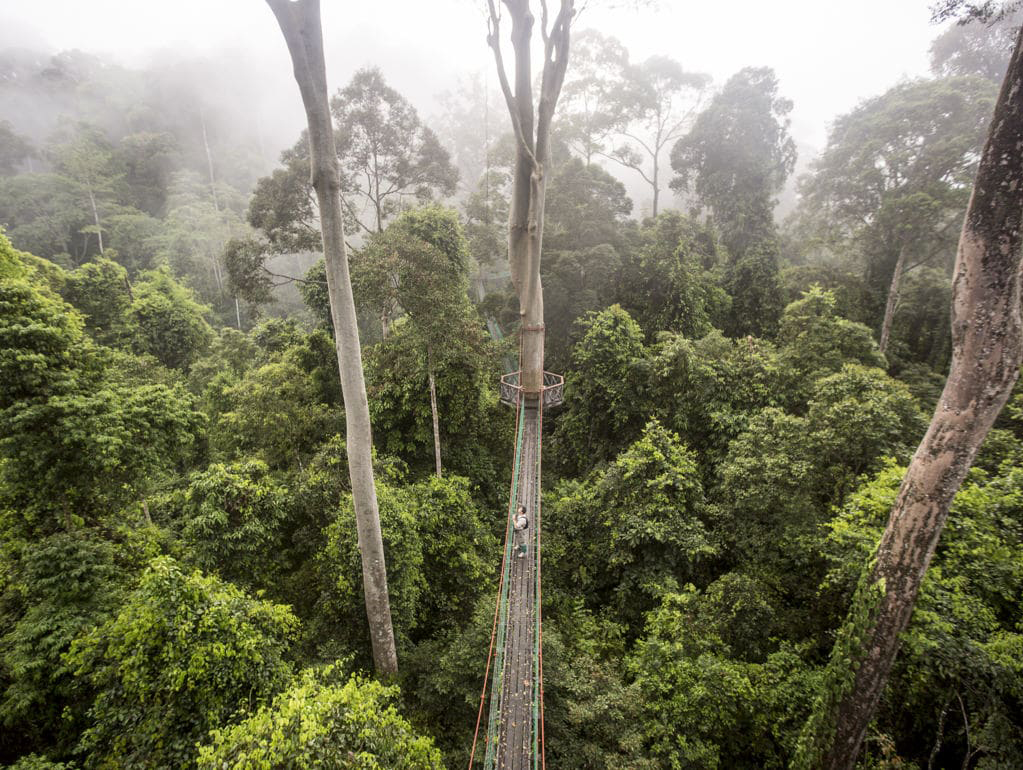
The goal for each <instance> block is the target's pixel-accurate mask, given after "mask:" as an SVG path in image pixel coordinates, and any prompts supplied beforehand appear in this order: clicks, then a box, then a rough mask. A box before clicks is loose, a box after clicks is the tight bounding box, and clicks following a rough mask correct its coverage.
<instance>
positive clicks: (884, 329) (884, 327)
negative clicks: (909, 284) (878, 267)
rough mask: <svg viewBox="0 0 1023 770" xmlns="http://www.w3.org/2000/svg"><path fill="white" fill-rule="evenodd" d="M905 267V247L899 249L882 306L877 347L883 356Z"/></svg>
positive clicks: (886, 348)
mask: <svg viewBox="0 0 1023 770" xmlns="http://www.w3.org/2000/svg"><path fill="white" fill-rule="evenodd" d="M905 267H906V247H905V246H903V247H902V248H900V249H899V258H898V259H897V260H895V272H894V273H892V282H891V285H890V286H889V287H888V300H887V302H885V306H884V320H883V321H882V322H881V340H880V342H878V344H877V346H878V348H880V350H881V353H882V354H883V353H884V352H885V351H886V350H888V338H889V336H890V335H891V333H892V319H893V318H894V317H895V307H896V305H898V304H899V290H900V287H901V285H902V273H903V271H904V270H905Z"/></svg>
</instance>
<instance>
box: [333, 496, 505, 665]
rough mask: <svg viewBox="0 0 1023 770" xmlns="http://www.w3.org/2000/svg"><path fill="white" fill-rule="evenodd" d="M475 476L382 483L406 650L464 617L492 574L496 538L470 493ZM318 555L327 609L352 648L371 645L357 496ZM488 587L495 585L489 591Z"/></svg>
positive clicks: (392, 587)
mask: <svg viewBox="0 0 1023 770" xmlns="http://www.w3.org/2000/svg"><path fill="white" fill-rule="evenodd" d="M469 492H470V488H469V484H468V481H467V480H466V479H464V478H459V477H457V476H445V477H444V478H443V479H438V478H436V477H434V478H430V479H428V480H426V481H423V482H419V483H417V484H410V485H402V484H400V483H398V482H397V481H393V482H382V481H378V483H377V502H378V504H379V507H380V527H381V532H382V534H383V540H384V551H385V554H386V557H387V572H388V575H387V583H388V590H389V592H390V597H391V615H392V617H393V619H394V630H395V635H396V636H397V637H398V639H399V652H400V651H401V649H402V648H405V649H406V650H407V649H408V648H409V645H410V642H413V641H418V640H420V639H422V638H424V637H427V636H431V635H435V634H439V633H441V632H442V631H444V630H445V629H446V628H447V627H448V626H449V625H451V624H454V623H460V622H464V620H465V619H466V617H467V615H468V613H469V612H470V610H471V608H473V607H474V606H475V605H476V601H477V599H478V597H479V596H480V594H481V592H484V591H487V589H488V588H489V585H488V584H489V582H490V579H491V574H490V570H491V569H492V558H493V554H494V553H495V552H496V551H497V543H496V542H495V539H494V537H493V535H492V534H491V533H490V525H489V523H488V522H487V521H486V520H485V519H484V518H483V516H482V515H481V513H480V511H479V509H478V508H477V506H476V504H475V503H474V502H473V500H472V498H471V497H470V494H469ZM326 534H327V536H328V544H327V547H326V548H325V549H324V551H323V552H322V553H321V554H320V556H319V561H320V570H321V574H322V575H323V580H324V581H326V582H327V585H325V586H324V588H323V591H324V596H323V598H322V601H324V602H327V604H326V605H325V606H324V607H322V608H321V609H320V612H321V614H323V613H329V615H330V617H331V619H332V622H333V623H336V624H337V627H336V628H335V629H334V631H333V633H334V635H335V638H336V639H338V640H340V641H342V642H343V643H344V644H345V645H346V646H347V648H348V649H357V650H367V649H368V648H369V644H368V634H369V630H368V627H367V625H366V612H365V606H364V601H363V592H362V568H361V562H360V560H359V549H358V542H357V537H356V527H355V512H354V509H353V508H352V502H351V496H350V495H346V496H345V498H344V500H343V501H342V504H341V507H340V510H339V512H338V515H337V518H336V520H335V521H333V522H332V523H331V525H330V526H329V527H328V529H327V532H326ZM487 592H488V593H489V591H487Z"/></svg>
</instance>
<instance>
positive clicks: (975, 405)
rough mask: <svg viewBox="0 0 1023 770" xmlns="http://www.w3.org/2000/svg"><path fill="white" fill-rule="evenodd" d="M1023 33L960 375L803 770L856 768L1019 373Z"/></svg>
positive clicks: (971, 241)
mask: <svg viewBox="0 0 1023 770" xmlns="http://www.w3.org/2000/svg"><path fill="white" fill-rule="evenodd" d="M1021 40H1023V37H1018V38H1017V40H1016V48H1015V50H1014V52H1013V55H1012V59H1011V60H1010V63H1009V68H1008V71H1007V72H1006V75H1005V81H1004V82H1003V84H1002V89H1001V92H1000V94H999V97H998V101H997V103H996V105H995V113H994V118H993V120H992V123H991V129H990V132H989V134H988V139H987V143H986V145H985V147H984V152H983V155H982V156H981V161H980V166H979V168H978V171H977V179H976V181H975V183H974V188H973V194H972V196H971V198H970V205H969V208H968V209H967V213H966V219H965V221H964V223H963V229H962V233H961V235H960V239H959V249H958V252H957V254H956V265H955V273H954V278H953V284H952V343H953V348H952V364H951V369H950V371H949V376H948V380H947V381H946V383H945V388H944V390H943V391H942V394H941V399H940V401H939V402H938V406H937V408H936V410H935V412H934V417H933V418H932V420H931V424H930V427H929V428H928V430H927V434H926V435H925V436H924V439H923V441H922V442H921V444H920V446H919V448H918V449H917V451H916V454H915V455H914V456H913V459H912V461H911V463H910V465H909V468H908V469H907V471H906V476H905V478H904V479H903V480H902V486H901V487H900V489H899V494H898V497H897V499H896V501H895V505H894V507H893V508H892V512H891V515H890V518H889V520H888V525H887V527H886V528H885V531H884V535H883V536H882V538H881V542H880V544H879V546H878V550H877V556H876V559H875V561H874V562H873V564H872V565H871V566H869V567H868V569H867V571H866V572H865V573H864V577H863V579H862V580H861V583H860V588H859V589H858V590H857V595H856V597H854V599H853V606H852V608H851V610H850V614H849V617H848V618H847V620H846V622H845V624H844V625H843V628H842V629H841V630H840V632H839V637H838V641H837V642H836V644H835V649H834V650H833V651H832V656H831V661H830V663H829V665H828V672H827V674H826V678H825V686H824V689H823V691H822V694H821V696H820V697H819V699H818V701H817V703H816V704H815V706H814V713H813V714H812V715H811V718H810V721H809V722H808V723H807V725H806V726H805V728H804V731H803V734H802V736H801V738H800V742H799V747H798V749H797V753H796V758H795V760H794V762H793V766H794V767H797V768H814V769H815V770H816V768H826V769H827V770H839V769H841V770H848V768H852V767H853V764H854V763H855V761H856V758H857V756H858V754H859V751H860V745H861V743H862V741H863V736H864V733H865V732H866V730H867V726H868V725H869V723H870V720H871V719H872V718H873V715H874V711H875V709H876V708H877V704H878V701H879V700H880V698H881V693H882V691H883V690H884V686H885V683H886V681H887V678H888V673H889V671H890V669H891V665H892V662H893V660H894V658H895V654H896V652H897V650H898V641H899V634H900V633H901V632H902V631H903V630H904V629H905V628H906V626H907V625H908V623H909V620H910V616H911V614H912V612H913V605H914V603H915V601H916V596H917V593H918V591H919V590H920V583H921V581H922V580H923V577H924V574H925V572H926V571H927V567H928V565H929V564H930V561H931V558H932V557H933V555H934V550H935V548H936V547H937V544H938V538H939V537H940V535H941V530H942V528H943V527H944V524H945V520H946V518H947V517H948V510H949V507H950V505H951V503H952V499H953V497H954V496H955V494H956V492H957V491H958V489H959V485H960V484H961V483H962V481H963V478H964V477H965V476H966V472H967V471H968V470H969V468H970V465H971V464H972V463H973V459H974V457H975V456H976V454H977V450H978V449H979V448H980V445H981V443H982V442H983V440H984V437H985V436H986V435H987V433H988V430H990V428H991V425H992V424H993V423H994V421H995V418H996V417H997V416H998V413H999V412H1000V411H1001V409H1002V407H1003V406H1004V404H1005V402H1006V401H1007V400H1008V398H1009V395H1010V393H1011V391H1012V388H1013V385H1014V384H1015V383H1016V379H1017V377H1018V376H1019V365H1020V357H1021V354H1023V348H1021V345H1023V329H1021V319H1020V244H1021V237H1020V227H1021V220H1023V152H1021V148H1023V56H1021Z"/></svg>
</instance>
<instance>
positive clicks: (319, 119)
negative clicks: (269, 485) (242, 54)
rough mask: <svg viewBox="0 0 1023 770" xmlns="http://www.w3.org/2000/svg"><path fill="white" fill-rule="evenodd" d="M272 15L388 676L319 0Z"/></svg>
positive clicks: (382, 580)
mask: <svg viewBox="0 0 1023 770" xmlns="http://www.w3.org/2000/svg"><path fill="white" fill-rule="evenodd" d="M267 4H268V5H269V6H270V9H271V10H272V11H273V12H274V15H275V16H276V17H277V22H278V24H280V27H281V32H283V33H284V40H285V41H286V42H287V44H288V50H289V52H290V53H291V60H292V63H293V64H294V68H295V80H296V81H297V82H298V87H299V90H300V91H301V93H302V102H303V104H304V105H305V110H306V118H307V119H308V122H309V145H310V163H311V165H312V183H313V187H314V188H315V190H316V198H317V201H318V203H319V207H320V227H321V230H322V235H323V256H324V260H325V262H326V270H327V293H328V296H329V298H330V315H331V320H332V321H333V324H334V337H335V340H336V343H337V359H338V368H339V369H340V373H341V393H342V396H343V398H344V403H345V417H346V420H345V422H346V424H347V432H348V468H349V473H350V474H351V482H352V499H353V501H354V503H355V521H356V527H357V530H358V538H359V552H360V554H361V555H362V582H363V590H364V593H365V598H366V617H367V619H368V621H369V630H370V637H371V639H372V644H373V662H374V664H375V665H376V669H377V671H378V672H379V673H381V674H385V675H391V674H395V673H397V671H398V655H397V652H396V650H395V645H394V629H393V627H392V625H391V607H390V600H389V598H388V593H387V570H386V566H385V561H384V544H383V539H382V537H381V534H380V515H379V511H378V509H377V496H376V488H375V487H374V485H373V464H372V436H371V434H370V423H369V404H368V401H367V399H366V383H365V380H364V379H363V375H362V351H361V348H360V345H359V328H358V325H357V322H356V317H355V301H354V299H353V297H352V284H351V280H350V278H349V274H348V255H347V252H346V247H345V238H344V227H343V225H342V219H341V212H342V208H341V177H340V169H339V167H338V161H337V151H336V148H335V146H334V127H333V124H332V122H331V117H330V108H329V103H328V100H327V74H326V68H325V65H324V59H323V33H322V30H321V28H320V3H319V0H297V2H292V0H267Z"/></svg>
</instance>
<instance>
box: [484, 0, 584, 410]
mask: <svg viewBox="0 0 1023 770" xmlns="http://www.w3.org/2000/svg"><path fill="white" fill-rule="evenodd" d="M496 1H497V0H487V6H488V8H489V11H490V18H489V24H490V33H489V35H488V37H487V42H488V43H489V45H490V47H491V49H492V50H493V52H494V60H495V63H496V64H497V74H498V78H499V80H500V83H501V91H502V93H503V94H504V98H505V102H506V104H507V106H508V113H509V115H510V116H511V121H512V128H513V129H514V133H515V138H516V142H515V146H516V152H515V170H514V176H513V178H512V179H513V182H512V195H511V206H510V211H509V221H508V263H509V267H510V269H511V278H512V284H513V285H514V287H515V291H516V293H517V294H518V297H519V316H520V324H521V330H522V338H521V342H520V347H519V356H520V359H521V361H520V369H521V373H520V379H519V385H520V386H521V387H522V388H523V390H525V391H527V392H532V393H539V392H540V390H541V389H542V388H543V358H544V320H543V286H542V285H541V283H540V255H541V250H542V246H543V219H544V199H545V196H546V192H547V171H548V165H549V158H550V130H551V123H552V120H553V117H554V109H555V107H556V106H557V102H558V97H559V96H560V94H561V86H562V84H563V83H564V80H565V71H566V69H567V68H568V50H569V40H570V29H571V23H572V19H573V17H574V15H575V7H574V6H575V4H574V0H561V5H560V8H559V10H558V14H557V16H556V17H555V18H554V19H553V21H550V20H549V19H548V18H547V6H546V4H542V6H541V7H542V9H543V18H542V19H541V24H540V33H541V38H542V40H543V49H544V56H543V68H542V71H541V80H540V97H539V101H538V103H537V106H536V110H535V112H534V109H533V80H532V66H531V58H530V43H531V40H532V36H533V25H534V21H535V19H534V17H533V14H532V11H531V9H530V0H502V2H503V5H504V6H505V8H507V10H508V14H509V15H510V16H511V21H512V28H511V44H512V48H513V50H514V58H515V61H514V72H513V76H514V88H513V84H512V82H510V81H509V79H508V73H507V72H506V71H505V67H504V58H503V55H502V53H501V38H500V22H501V16H500V14H499V13H498V11H497V6H496ZM549 21H550V26H549V28H548V22H549ZM534 124H535V125H534Z"/></svg>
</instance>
